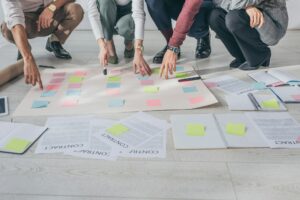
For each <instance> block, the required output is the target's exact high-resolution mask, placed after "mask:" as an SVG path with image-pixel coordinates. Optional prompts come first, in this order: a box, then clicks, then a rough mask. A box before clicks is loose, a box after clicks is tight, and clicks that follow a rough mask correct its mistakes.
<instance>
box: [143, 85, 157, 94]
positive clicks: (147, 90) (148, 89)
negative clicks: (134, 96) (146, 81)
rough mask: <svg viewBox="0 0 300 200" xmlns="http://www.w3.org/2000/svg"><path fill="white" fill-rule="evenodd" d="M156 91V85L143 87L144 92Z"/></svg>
mask: <svg viewBox="0 0 300 200" xmlns="http://www.w3.org/2000/svg"><path fill="white" fill-rule="evenodd" d="M158 91H159V87H157V86H146V87H144V92H146V93H157V92H158Z"/></svg>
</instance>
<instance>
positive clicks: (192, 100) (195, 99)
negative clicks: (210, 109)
mask: <svg viewBox="0 0 300 200" xmlns="http://www.w3.org/2000/svg"><path fill="white" fill-rule="evenodd" d="M189 100H190V103H191V104H197V103H201V102H203V101H204V98H203V97H202V96H198V97H191V98H190V99H189Z"/></svg>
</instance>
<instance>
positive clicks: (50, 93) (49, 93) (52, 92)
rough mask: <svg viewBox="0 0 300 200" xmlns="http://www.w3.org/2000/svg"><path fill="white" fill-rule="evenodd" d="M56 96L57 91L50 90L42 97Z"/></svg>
mask: <svg viewBox="0 0 300 200" xmlns="http://www.w3.org/2000/svg"><path fill="white" fill-rule="evenodd" d="M55 94H56V91H54V90H49V91H44V92H43V93H42V95H41V97H53V96H54V95H55Z"/></svg>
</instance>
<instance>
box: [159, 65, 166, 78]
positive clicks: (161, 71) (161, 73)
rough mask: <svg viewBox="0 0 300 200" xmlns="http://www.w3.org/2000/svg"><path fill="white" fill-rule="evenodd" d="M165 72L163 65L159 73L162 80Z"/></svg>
mask: <svg viewBox="0 0 300 200" xmlns="http://www.w3.org/2000/svg"><path fill="white" fill-rule="evenodd" d="M164 70H165V64H164V63H163V64H162V65H161V67H160V72H159V75H160V78H161V77H162V76H163V73H164Z"/></svg>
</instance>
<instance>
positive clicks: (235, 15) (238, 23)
mask: <svg viewBox="0 0 300 200" xmlns="http://www.w3.org/2000/svg"><path fill="white" fill-rule="evenodd" d="M240 14H241V10H232V11H229V12H228V13H227V15H226V17H225V24H226V27H227V28H228V30H229V31H230V32H235V31H237V30H239V29H240V28H241V27H242V25H243V19H242V17H241V15H240Z"/></svg>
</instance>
